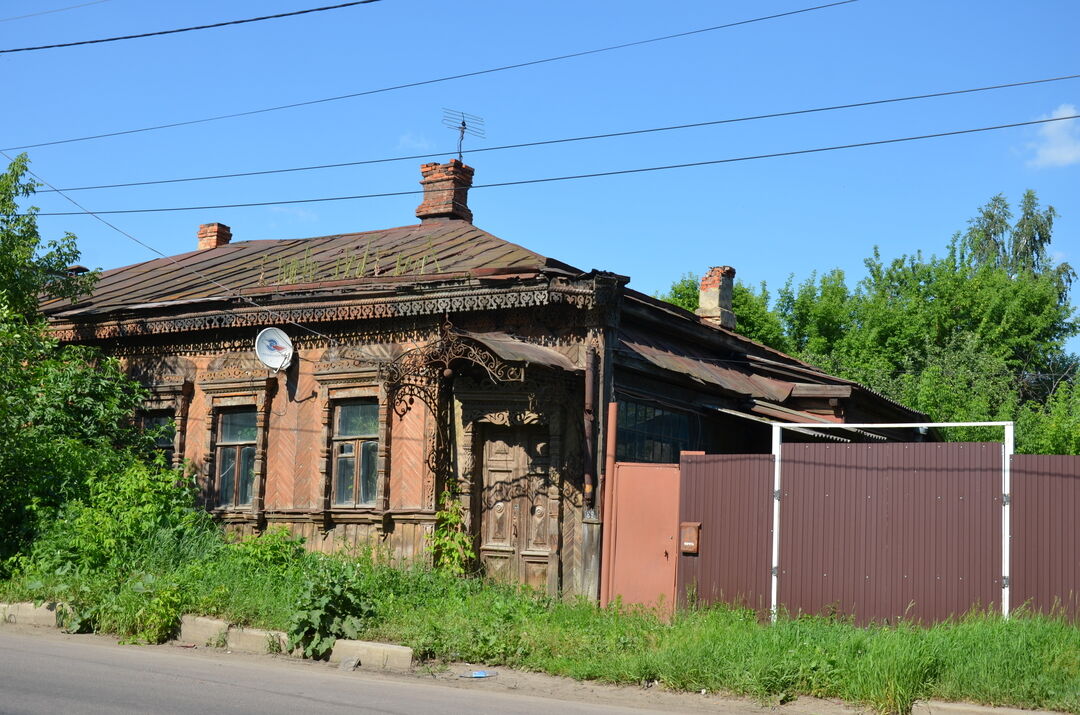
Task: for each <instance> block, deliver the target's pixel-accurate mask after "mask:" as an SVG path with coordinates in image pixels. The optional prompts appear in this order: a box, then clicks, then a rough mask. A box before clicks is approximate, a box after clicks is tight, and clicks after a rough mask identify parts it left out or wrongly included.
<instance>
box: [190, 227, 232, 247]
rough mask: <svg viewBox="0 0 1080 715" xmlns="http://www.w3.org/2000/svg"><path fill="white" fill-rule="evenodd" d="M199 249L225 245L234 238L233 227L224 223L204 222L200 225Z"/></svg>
mask: <svg viewBox="0 0 1080 715" xmlns="http://www.w3.org/2000/svg"><path fill="white" fill-rule="evenodd" d="M196 235H197V236H198V237H199V250H200V251H205V250H206V249H208V248H217V247H218V246H224V245H225V244H227V243H228V242H229V241H231V240H232V229H230V228H229V227H228V226H226V225H225V224H223V223H204V224H203V225H201V226H199V232H198V233H197V234H196Z"/></svg>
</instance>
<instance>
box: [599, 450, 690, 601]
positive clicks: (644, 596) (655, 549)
mask: <svg viewBox="0 0 1080 715" xmlns="http://www.w3.org/2000/svg"><path fill="white" fill-rule="evenodd" d="M606 489H608V490H609V491H608V494H607V495H606V496H605V500H604V501H605V512H606V516H605V518H604V536H603V538H604V559H603V561H602V564H601V586H600V602H601V605H607V604H608V603H610V602H611V601H614V600H615V599H616V598H621V599H622V600H623V602H624V603H628V604H630V603H634V604H642V605H646V606H657V607H659V608H660V610H662V611H665V612H671V610H672V609H673V608H674V604H675V566H676V562H677V560H678V535H677V529H678V519H679V465H677V464H630V463H617V464H615V469H614V473H612V474H608V475H607V486H606Z"/></svg>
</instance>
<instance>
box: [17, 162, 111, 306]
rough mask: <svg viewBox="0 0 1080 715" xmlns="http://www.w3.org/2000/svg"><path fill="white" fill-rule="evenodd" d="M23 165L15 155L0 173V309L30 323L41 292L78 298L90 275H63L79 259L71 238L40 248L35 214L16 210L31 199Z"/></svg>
mask: <svg viewBox="0 0 1080 715" xmlns="http://www.w3.org/2000/svg"><path fill="white" fill-rule="evenodd" d="M27 165H28V161H27V158H26V155H25V154H20V155H19V156H17V157H16V158H15V161H13V162H12V163H11V165H10V166H9V167H8V169H7V171H5V172H4V173H3V174H0V305H5V306H7V308H8V309H10V310H11V311H13V312H14V313H15V314H17V315H21V316H23V317H24V318H27V319H33V318H34V316H36V315H37V306H38V297H39V295H41V294H42V293H44V294H46V295H50V296H58V297H64V298H71V299H74V298H77V297H78V296H79V295H84V294H86V293H87V292H88V291H89V289H90V288H91V287H92V286H93V284H94V280H95V279H96V275H95V274H85V275H82V276H70V275H68V270H67V268H68V266H70V265H72V264H74V263H75V262H76V261H78V260H79V251H78V249H77V248H76V247H75V237H74V236H73V235H71V234H70V233H69V234H65V235H64V237H63V238H61V239H58V240H55V241H50V242H48V243H43V242H42V239H41V235H40V234H39V233H38V229H37V209H36V208H34V207H29V208H27V209H21V208H20V207H19V200H20V199H25V198H28V197H30V196H31V195H33V193H34V189H35V187H36V184H35V183H34V182H33V181H31V180H29V179H28V178H27V174H28V171H29V170H28V168H27Z"/></svg>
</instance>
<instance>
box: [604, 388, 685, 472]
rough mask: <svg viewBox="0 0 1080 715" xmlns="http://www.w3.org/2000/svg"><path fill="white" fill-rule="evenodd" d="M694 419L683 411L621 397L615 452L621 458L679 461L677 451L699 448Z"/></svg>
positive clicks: (639, 460) (629, 460) (625, 459)
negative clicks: (622, 399)
mask: <svg viewBox="0 0 1080 715" xmlns="http://www.w3.org/2000/svg"><path fill="white" fill-rule="evenodd" d="M697 422H698V420H697V419H694V420H693V421H692V420H691V418H690V415H688V414H686V413H684V412H674V411H671V410H666V409H664V408H662V407H656V406H655V405H651V404H647V403H644V402H634V401H632V400H624V401H621V402H619V422H618V435H617V441H616V449H615V456H616V458H617V459H619V460H620V461H624V462H667V463H675V462H678V461H679V452H682V451H683V450H691V449H698V446H697V444H698V443H699V442H700V437H699V435H698V434H697V433H698V432H700V425H698V424H697ZM692 428H693V429H692Z"/></svg>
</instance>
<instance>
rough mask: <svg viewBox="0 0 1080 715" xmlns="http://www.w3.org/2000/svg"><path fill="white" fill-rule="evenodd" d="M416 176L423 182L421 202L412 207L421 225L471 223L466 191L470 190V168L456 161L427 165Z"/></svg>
mask: <svg viewBox="0 0 1080 715" xmlns="http://www.w3.org/2000/svg"><path fill="white" fill-rule="evenodd" d="M420 173H421V174H422V175H423V177H424V178H422V179H421V180H420V185H421V186H423V187H424V201H423V202H422V203H421V204H420V205H419V206H417V207H416V216H417V218H419V219H420V220H421V221H422V222H424V223H427V222H429V221H446V220H449V219H459V220H461V221H468V222H469V223H472V218H473V215H472V211H470V210H469V187H470V186H472V178H473V168H472V167H471V166H468V165H466V164H463V163H462V162H461V161H460V160H459V159H451V160H450V161H448V162H447V163H445V164H440V163H438V162H431V163H430V164H422V165H421V166H420Z"/></svg>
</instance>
